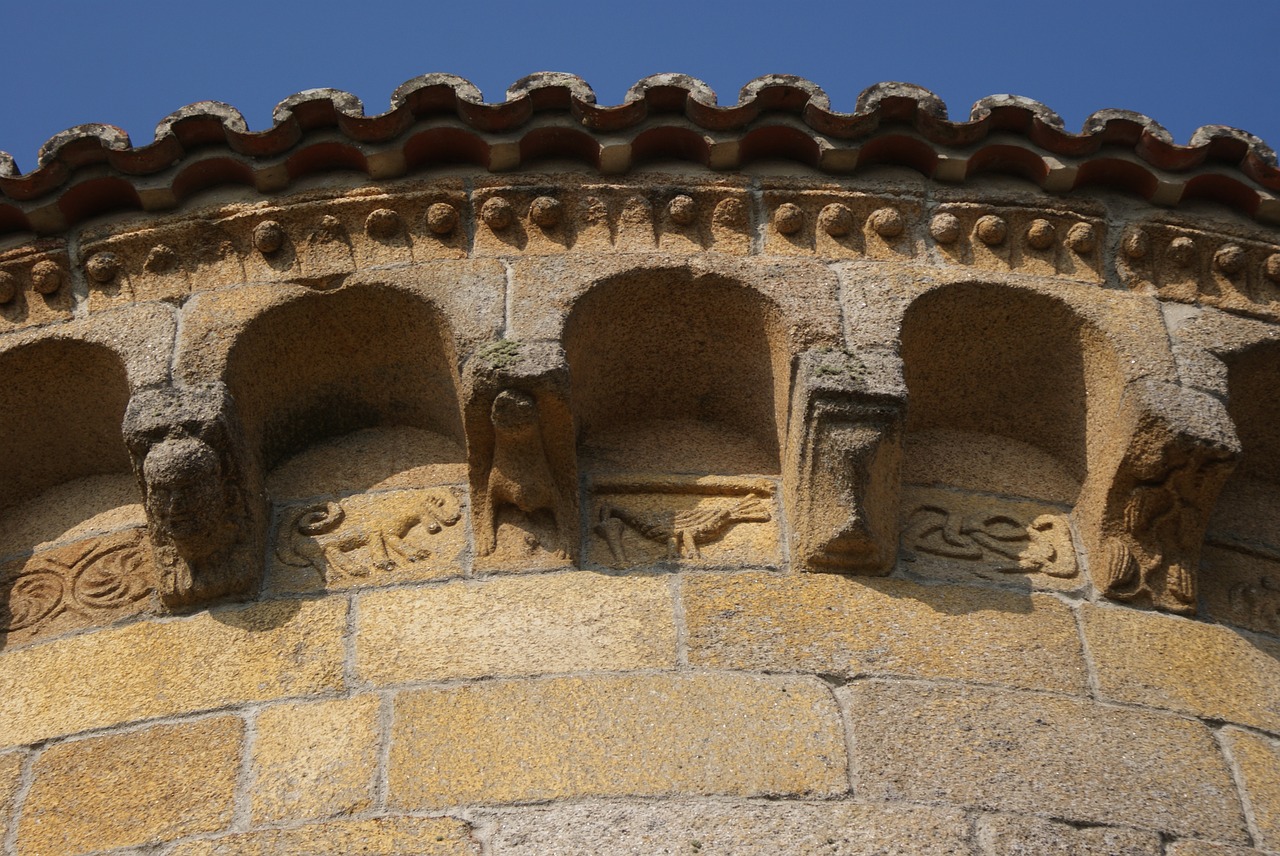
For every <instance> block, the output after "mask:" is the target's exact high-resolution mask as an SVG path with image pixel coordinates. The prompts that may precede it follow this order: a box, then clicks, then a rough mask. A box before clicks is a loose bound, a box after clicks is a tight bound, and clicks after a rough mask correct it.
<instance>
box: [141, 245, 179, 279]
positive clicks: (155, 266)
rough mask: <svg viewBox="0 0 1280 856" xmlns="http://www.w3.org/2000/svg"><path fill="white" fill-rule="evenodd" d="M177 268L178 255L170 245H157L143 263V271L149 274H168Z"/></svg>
mask: <svg viewBox="0 0 1280 856" xmlns="http://www.w3.org/2000/svg"><path fill="white" fill-rule="evenodd" d="M177 266H178V254H177V253H175V252H174V251H173V247H170V246H169V245H168V244H156V245H155V246H154V247H152V248H151V252H149V253H147V260H146V261H145V262H143V263H142V269H143V270H145V271H146V272H147V273H168V272H169V271H171V270H173V269H174V268H176V267H177Z"/></svg>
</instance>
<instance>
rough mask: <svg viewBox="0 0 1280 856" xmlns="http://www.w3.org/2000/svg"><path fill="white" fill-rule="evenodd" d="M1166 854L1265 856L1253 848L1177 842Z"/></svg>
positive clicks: (1175, 855)
mask: <svg viewBox="0 0 1280 856" xmlns="http://www.w3.org/2000/svg"><path fill="white" fill-rule="evenodd" d="M1166 853H1167V856H1265V854H1264V853H1263V851H1261V850H1254V849H1253V848H1252V847H1233V846H1232V845H1230V844H1211V843H1209V842H1207V841H1175V842H1174V843H1173V844H1171V845H1169V849H1168V850H1167V851H1166Z"/></svg>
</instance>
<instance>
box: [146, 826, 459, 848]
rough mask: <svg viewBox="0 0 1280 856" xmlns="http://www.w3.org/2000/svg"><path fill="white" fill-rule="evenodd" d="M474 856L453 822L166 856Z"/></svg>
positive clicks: (317, 833)
mask: <svg viewBox="0 0 1280 856" xmlns="http://www.w3.org/2000/svg"><path fill="white" fill-rule="evenodd" d="M356 853H359V854H360V856H409V854H412V856H463V855H464V854H469V856H478V854H479V853H480V845H479V844H478V843H477V842H476V841H475V840H474V839H473V838H472V837H471V828H470V827H469V826H467V824H465V823H463V822H462V821H460V820H454V819H453V818H451V817H378V818H373V819H370V820H340V821H332V822H330V823H317V824H312V825H309V826H298V827H294V828H292V829H264V830H260V831H258V832H243V833H240V834H238V835H224V836H222V837H220V838H213V839H209V840H207V841H189V842H186V843H185V844H179V845H178V846H177V847H175V848H173V850H171V851H169V856H348V854H356Z"/></svg>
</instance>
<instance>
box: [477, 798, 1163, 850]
mask: <svg viewBox="0 0 1280 856" xmlns="http://www.w3.org/2000/svg"><path fill="white" fill-rule="evenodd" d="M969 835H970V832H969V821H968V819H967V818H966V817H965V816H964V814H963V813H961V812H959V811H956V810H954V809H947V808H932V807H927V806H911V807H909V808H907V807H899V806H880V805H858V804H854V803H844V802H820V803H808V802H796V801H792V800H784V801H780V802H777V803H758V802H757V803H748V802H715V803H708V802H694V803H689V802H680V803H671V802H644V803H617V802H603V803H586V804H582V805H568V806H551V807H541V806H539V807H531V808H525V809H517V810H511V811H504V812H503V813H502V815H501V816H500V817H499V818H498V822H497V829H496V831H495V832H494V833H493V839H492V847H493V853H494V854H495V856H541V854H545V853H584V854H585V853H608V854H610V856H651V854H659V853H662V854H668V853H669V854H690V856H777V854H814V856H817V854H839V856H873V854H875V856H883V854H895V856H907V854H908V853H910V854H913V856H957V854H971V853H974V851H973V850H972V849H971V847H970V844H969V841H968V839H969ZM1136 852H1141V851H1136ZM1156 852H1158V851H1156Z"/></svg>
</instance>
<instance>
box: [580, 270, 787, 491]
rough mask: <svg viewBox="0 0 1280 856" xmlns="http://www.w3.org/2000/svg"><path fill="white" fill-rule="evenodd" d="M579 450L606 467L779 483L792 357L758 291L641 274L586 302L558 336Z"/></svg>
mask: <svg viewBox="0 0 1280 856" xmlns="http://www.w3.org/2000/svg"><path fill="white" fill-rule="evenodd" d="M564 342H565V352H566V354H567V356H568V360H569V371H570V375H571V377H572V378H573V406H574V415H575V419H576V422H577V426H578V437H579V442H580V443H582V444H585V446H586V447H587V448H588V450H589V454H591V455H592V457H593V458H594V462H595V463H596V464H597V465H600V466H606V467H610V468H623V469H636V470H640V469H643V470H655V471H664V472H688V473H717V472H718V473H776V472H778V471H779V470H780V464H779V447H780V442H779V437H778V433H779V429H780V427H781V426H783V425H785V415H784V414H785V409H784V408H785V402H786V383H787V380H788V372H787V367H788V365H789V361H790V354H789V352H788V349H787V345H786V337H785V334H784V332H783V329H782V325H781V323H780V318H779V313H778V311H777V308H776V307H775V306H774V305H773V304H772V303H771V302H770V301H769V300H767V299H766V298H765V297H763V296H761V295H760V294H759V293H758V292H756V291H754V290H752V289H750V288H748V287H746V286H744V285H742V284H740V283H737V282H734V281H731V280H728V279H723V278H719V277H714V276H699V277H696V278H695V277H694V276H693V275H691V274H690V273H689V272H688V271H682V270H659V271H641V272H634V273H629V274H624V275H622V276H618V277H615V278H613V279H610V280H607V281H605V282H603V283H601V284H599V285H597V286H595V287H594V288H593V289H592V290H591V291H589V292H588V293H587V294H586V295H584V296H583V297H582V298H581V299H580V300H579V301H578V304H577V305H576V306H575V307H574V309H573V312H572V313H571V314H570V316H569V321H568V323H567V325H566V328H565V338H564Z"/></svg>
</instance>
